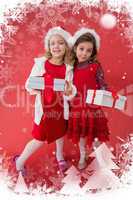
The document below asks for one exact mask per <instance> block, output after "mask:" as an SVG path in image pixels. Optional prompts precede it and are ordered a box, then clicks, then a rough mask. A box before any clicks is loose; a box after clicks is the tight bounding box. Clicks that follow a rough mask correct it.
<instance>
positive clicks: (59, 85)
mask: <svg viewBox="0 0 133 200" xmlns="http://www.w3.org/2000/svg"><path fill="white" fill-rule="evenodd" d="M64 86H65V80H64V79H54V83H53V90H54V91H64ZM27 87H28V88H30V89H38V90H44V89H45V78H44V77H30V78H29V81H28V84H27Z"/></svg>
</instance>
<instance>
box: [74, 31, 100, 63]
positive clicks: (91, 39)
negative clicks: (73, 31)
mask: <svg viewBox="0 0 133 200" xmlns="http://www.w3.org/2000/svg"><path fill="white" fill-rule="evenodd" d="M82 42H91V43H92V44H93V50H92V55H91V57H90V59H89V61H92V62H98V60H97V46H96V39H95V37H94V36H93V35H92V34H91V33H85V34H83V35H81V36H80V37H79V38H78V39H77V40H76V42H75V44H74V46H73V48H72V51H71V63H72V64H74V63H75V62H76V61H77V57H76V52H75V49H76V48H77V46H78V45H79V44H80V43H82Z"/></svg>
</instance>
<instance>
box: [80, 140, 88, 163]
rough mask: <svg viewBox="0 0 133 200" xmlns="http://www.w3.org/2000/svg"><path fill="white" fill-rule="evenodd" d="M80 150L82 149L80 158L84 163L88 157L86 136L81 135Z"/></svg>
mask: <svg viewBox="0 0 133 200" xmlns="http://www.w3.org/2000/svg"><path fill="white" fill-rule="evenodd" d="M79 151H80V160H79V163H83V162H84V161H85V157H86V138H85V137H81V138H80V141H79Z"/></svg>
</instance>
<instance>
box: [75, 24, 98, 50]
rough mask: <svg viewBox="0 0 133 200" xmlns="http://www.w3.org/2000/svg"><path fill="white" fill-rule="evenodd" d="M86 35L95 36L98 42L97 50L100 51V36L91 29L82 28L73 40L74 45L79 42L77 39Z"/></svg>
mask: <svg viewBox="0 0 133 200" xmlns="http://www.w3.org/2000/svg"><path fill="white" fill-rule="evenodd" d="M85 33H90V34H92V35H93V37H94V38H95V40H96V46H97V49H98V50H99V48H100V36H99V35H98V34H97V33H96V31H95V30H94V29H89V28H84V27H83V28H81V29H80V30H78V31H77V32H75V34H74V36H73V38H72V43H73V45H74V44H75V42H76V41H77V39H78V38H79V37H80V36H81V35H83V34H85Z"/></svg>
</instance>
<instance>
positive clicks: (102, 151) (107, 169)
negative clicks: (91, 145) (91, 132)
mask: <svg viewBox="0 0 133 200" xmlns="http://www.w3.org/2000/svg"><path fill="white" fill-rule="evenodd" d="M90 156H95V159H94V160H93V161H92V163H91V165H90V166H88V169H90V170H94V173H93V175H92V176H90V177H89V179H88V181H87V182H86V184H85V185H84V186H83V190H84V191H85V192H87V191H89V190H92V189H105V188H115V187H118V186H119V185H120V181H119V178H118V177H117V176H116V175H115V174H114V173H113V172H112V170H113V169H119V167H118V166H117V165H116V164H115V163H114V162H113V161H112V158H115V156H114V155H113V154H112V153H111V151H110V150H109V148H108V147H107V145H106V144H105V143H103V144H101V145H100V146H99V147H98V148H97V149H96V150H95V151H94V152H93V153H92V154H91V155H90Z"/></svg>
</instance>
